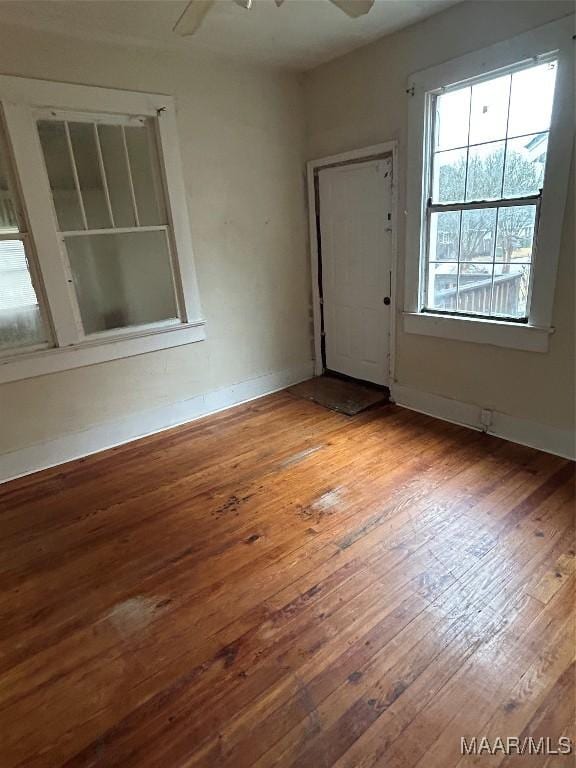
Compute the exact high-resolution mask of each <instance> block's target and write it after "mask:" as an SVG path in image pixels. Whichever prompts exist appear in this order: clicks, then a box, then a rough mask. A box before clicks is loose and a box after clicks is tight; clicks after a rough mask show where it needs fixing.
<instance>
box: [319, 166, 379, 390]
mask: <svg viewBox="0 0 576 768" xmlns="http://www.w3.org/2000/svg"><path fill="white" fill-rule="evenodd" d="M318 181H319V196H320V199H319V203H320V205H319V208H320V253H321V260H322V302H323V303H322V307H323V313H324V333H325V336H324V342H325V353H326V367H327V368H328V369H329V370H331V371H337V372H338V373H344V374H346V375H348V376H352V377H354V378H356V379H363V380H365V381H372V382H374V383H375V384H384V385H387V384H388V370H389V356H390V319H391V317H390V316H391V304H390V300H391V289H392V272H391V269H392V234H391V233H392V225H393V222H392V160H391V159H388V158H386V159H383V160H370V161H368V162H359V163H354V164H352V165H343V166H340V167H336V168H326V169H324V170H320V171H319V173H318Z"/></svg>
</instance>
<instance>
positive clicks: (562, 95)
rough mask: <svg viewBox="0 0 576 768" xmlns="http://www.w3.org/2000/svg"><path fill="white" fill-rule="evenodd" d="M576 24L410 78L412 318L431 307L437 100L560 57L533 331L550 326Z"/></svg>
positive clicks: (408, 262) (556, 25)
mask: <svg viewBox="0 0 576 768" xmlns="http://www.w3.org/2000/svg"><path fill="white" fill-rule="evenodd" d="M573 19H574V17H573V16H571V17H567V18H564V19H560V20H558V21H556V22H552V23H551V24H547V25H546V26H544V27H540V28H538V29H536V30H532V31H531V32H528V33H525V34H523V35H520V36H518V37H516V38H513V39H511V40H508V41H505V42H503V43H499V44H496V45H494V46H490V47H489V48H486V49H483V50H480V51H477V52H474V53H471V54H468V55H466V56H463V57H461V58H460V59H455V60H453V61H450V62H447V63H446V64H442V65H439V66H436V67H432V68H430V69H428V70H424V71H422V72H419V73H417V74H415V75H414V76H412V77H411V78H410V81H409V88H408V93H409V94H411V96H410V99H409V137H408V162H407V171H408V179H407V233H406V258H405V311H406V313H408V314H409V315H410V314H413V313H419V312H421V311H422V307H423V305H422V294H421V292H420V288H421V286H422V284H423V283H422V281H423V280H424V277H425V275H424V267H425V260H424V259H423V258H421V255H422V254H424V253H425V249H426V226H425V222H426V215H427V204H428V199H429V197H430V195H429V194H428V190H429V186H428V185H429V183H430V169H429V167H428V163H429V160H430V153H428V152H427V151H426V150H427V147H428V146H430V144H429V141H430V135H431V131H432V127H433V123H432V110H431V109H430V108H429V104H430V100H431V99H433V98H434V96H435V94H438V93H442V92H447V91H448V90H449V89H454V88H457V87H461V86H462V84H463V83H465V82H466V84H468V82H470V81H471V82H472V83H474V82H481V81H482V80H487V79H491V78H493V77H494V76H497V75H498V73H499V72H501V71H503V70H505V71H507V72H509V71H510V68H519V69H521V68H524V67H525V66H526V64H527V63H528V62H533V61H535V60H536V57H542V60H543V61H544V60H546V58H547V57H548V58H549V57H552V58H555V59H556V60H557V61H558V71H557V76H556V89H555V99H554V108H553V113H552V121H551V125H550V142H549V148H548V159H547V167H546V180H545V185H544V186H545V191H544V194H543V199H542V202H541V211H540V230H539V236H538V237H539V242H538V255H537V256H536V258H535V262H534V287H533V293H532V301H531V310H530V317H529V325H530V326H534V327H547V328H548V327H550V325H551V322H552V309H553V293H554V283H555V277H556V270H557V261H558V253H559V248H560V237H561V230H562V222H563V214H564V206H565V197H566V189H567V184H568V165H569V163H568V162H567V158H568V157H569V156H570V153H571V139H572V135H571V114H572V109H573V106H572V105H573V87H572V79H573V72H572V66H573V60H572V57H573V50H572V49H573V42H572V27H573ZM499 202H500V201H499V200H491V201H487V205H489V204H491V205H492V207H495V206H496V205H497V204H498V203H499ZM482 204H484V203H483V202H482ZM460 207H461V206H459V208H460ZM543 254H544V255H543ZM476 333H477V332H476Z"/></svg>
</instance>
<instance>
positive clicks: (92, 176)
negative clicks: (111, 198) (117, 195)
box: [68, 123, 112, 229]
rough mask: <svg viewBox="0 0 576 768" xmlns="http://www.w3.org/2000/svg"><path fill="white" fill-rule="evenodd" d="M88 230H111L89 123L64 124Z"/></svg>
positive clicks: (96, 151) (91, 126) (92, 132)
mask: <svg viewBox="0 0 576 768" xmlns="http://www.w3.org/2000/svg"><path fill="white" fill-rule="evenodd" d="M68 128H69V130H70V140H71V142H72V149H73V151H74V160H75V162H76V170H77V172H78V180H79V182H80V190H81V192H82V201H83V203H84V210H85V211H86V219H87V222H88V229H104V228H107V227H111V226H112V222H111V220H110V215H109V213H108V207H107V203H106V195H105V193H104V183H103V181H102V174H101V172H100V163H99V160H98V150H97V147H96V137H95V135H94V124H93V123H68Z"/></svg>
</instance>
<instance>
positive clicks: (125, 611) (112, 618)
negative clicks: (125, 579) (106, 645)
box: [104, 595, 167, 637]
mask: <svg viewBox="0 0 576 768" xmlns="http://www.w3.org/2000/svg"><path fill="white" fill-rule="evenodd" d="M165 605H167V603H166V601H164V600H163V599H162V598H159V597H154V596H152V597H142V596H140V595H139V596H138V597H131V598H129V599H128V600H124V601H123V602H121V603H118V604H117V605H115V606H114V607H113V608H112V610H111V611H110V612H109V613H108V614H106V616H105V617H104V618H105V619H106V620H107V621H109V622H110V623H111V624H112V625H113V627H114V628H115V629H116V631H117V632H118V633H119V634H120V635H121V636H122V637H130V636H131V635H134V634H135V633H137V632H142V630H144V629H146V627H147V626H148V624H150V623H151V622H152V621H153V619H154V616H155V614H156V612H157V611H158V608H159V607H160V609H161V608H162V607H163V606H165Z"/></svg>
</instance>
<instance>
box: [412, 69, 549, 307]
mask: <svg viewBox="0 0 576 768" xmlns="http://www.w3.org/2000/svg"><path fill="white" fill-rule="evenodd" d="M556 68H557V62H556V61H555V60H552V61H548V62H544V63H538V64H532V65H529V66H526V67H523V68H521V69H519V70H516V71H513V72H510V73H508V74H505V75H502V74H499V75H498V76H497V77H490V78H488V79H487V80H482V81H480V82H476V83H475V84H470V85H464V86H462V85H459V86H455V87H454V88H451V89H450V88H448V89H445V90H443V91H442V92H440V93H437V94H432V95H431V98H430V112H431V120H432V131H431V139H432V141H431V145H430V146H429V148H428V153H429V157H428V167H429V169H430V170H429V184H430V187H429V188H430V196H429V198H428V201H427V220H426V239H427V242H426V245H427V260H426V279H425V281H424V284H423V286H422V287H423V291H424V295H423V297H422V306H423V309H424V310H425V311H432V312H445V313H448V314H463V315H470V316H484V317H492V318H506V319H510V320H516V321H518V320H521V321H527V319H528V303H529V295H530V285H531V274H532V270H531V266H532V256H533V253H534V235H535V232H536V228H537V224H538V213H539V205H540V198H541V194H542V187H543V184H544V169H545V167H546V153H547V148H548V133H549V129H550V118H551V114H552V103H553V96H554V84H555V80H556ZM535 102H536V103H537V104H538V109H537V110H534V103H535Z"/></svg>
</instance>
